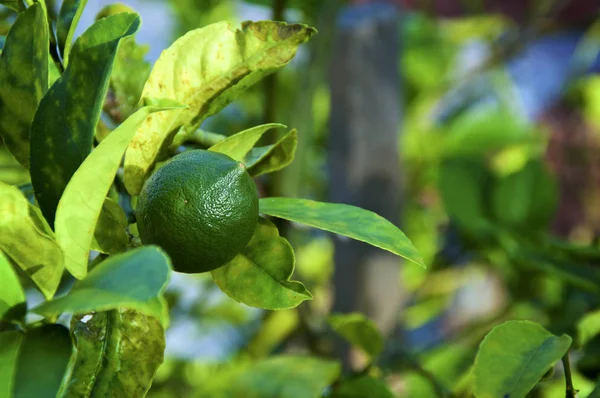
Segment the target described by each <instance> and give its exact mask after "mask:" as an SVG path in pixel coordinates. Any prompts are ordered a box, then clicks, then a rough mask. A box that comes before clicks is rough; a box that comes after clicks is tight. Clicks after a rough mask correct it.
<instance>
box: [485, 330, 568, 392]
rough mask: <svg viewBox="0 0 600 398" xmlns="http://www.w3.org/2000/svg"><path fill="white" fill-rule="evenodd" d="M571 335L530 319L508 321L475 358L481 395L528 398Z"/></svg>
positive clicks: (562, 350) (565, 346)
mask: <svg viewBox="0 0 600 398" xmlns="http://www.w3.org/2000/svg"><path fill="white" fill-rule="evenodd" d="M571 341H572V339H571V337H569V336H567V335H563V336H561V337H558V336H555V335H553V334H552V333H550V332H548V331H547V330H546V329H544V328H543V327H542V326H540V325H539V324H537V323H535V322H530V321H508V322H505V323H503V324H501V325H498V326H496V327H495V328H493V329H492V331H491V332H490V333H488V335H487V336H486V337H485V339H484V340H483V342H482V343H481V345H480V347H479V352H478V353H477V357H476V358H475V366H474V369H473V375H474V380H475V390H474V393H475V396H477V398H496V397H506V396H508V397H511V398H521V397H525V396H526V395H527V393H528V392H529V391H531V389H532V388H533V387H535V385H536V384H537V383H538V381H539V380H540V379H541V378H542V376H543V375H544V374H545V373H546V372H547V371H548V369H550V367H552V366H554V364H555V363H556V362H557V361H558V360H560V358H561V357H563V356H564V355H565V354H566V353H567V351H568V350H569V347H570V346H571Z"/></svg>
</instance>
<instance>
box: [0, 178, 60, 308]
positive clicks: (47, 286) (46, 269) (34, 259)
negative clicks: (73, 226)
mask: <svg viewBox="0 0 600 398" xmlns="http://www.w3.org/2000/svg"><path fill="white" fill-rule="evenodd" d="M0 197H1V198H2V200H0V250H2V251H3V252H4V253H5V254H6V255H7V256H8V257H9V258H10V259H11V260H13V261H14V262H15V264H17V265H18V266H19V267H20V268H21V269H23V271H25V273H26V274H27V275H29V277H30V278H31V279H32V280H33V282H34V283H35V284H36V285H37V287H38V288H39V289H40V291H41V292H42V293H43V294H44V296H45V297H46V298H51V297H52V296H53V295H54V293H55V292H56V289H57V288H58V284H59V282H60V278H61V277H62V273H63V269H64V265H63V264H64V261H63V254H62V251H61V249H60V247H59V246H58V244H57V243H56V241H55V240H54V238H53V237H52V236H50V235H48V234H47V233H45V232H44V230H42V229H39V227H38V225H41V224H39V223H36V221H34V218H33V217H32V216H31V214H30V204H29V202H28V201H27V199H26V198H25V197H24V196H23V194H22V193H21V191H19V189H18V188H16V187H12V186H9V185H6V184H4V183H0Z"/></svg>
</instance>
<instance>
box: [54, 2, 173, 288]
mask: <svg viewBox="0 0 600 398" xmlns="http://www.w3.org/2000/svg"><path fill="white" fill-rule="evenodd" d="M121 15H125V14H121ZM106 20H108V18H106V19H103V21H106ZM74 62H75V61H74ZM173 108H177V105H176V104H173V101H170V100H164V101H163V102H159V103H158V105H156V106H146V107H143V108H141V109H140V110H139V111H137V112H136V113H135V114H133V115H132V116H131V117H129V118H128V119H127V120H126V121H125V122H123V123H122V124H121V125H120V126H119V127H117V128H116V129H115V130H114V131H113V132H112V133H110V134H109V135H108V137H106V138H105V139H104V140H103V141H102V142H101V143H100V144H99V145H98V146H97V147H96V149H94V151H93V152H92V153H91V154H90V155H89V156H88V157H87V158H86V159H85V161H84V162H83V163H82V164H81V166H80V167H79V168H78V169H77V171H76V172H75V173H74V174H73V177H72V178H71V180H70V181H69V183H68V185H67V186H66V188H65V190H64V193H63V195H62V197H61V198H60V202H59V204H58V209H57V211H56V224H55V229H56V239H57V241H58V244H59V245H60V246H61V248H62V249H63V252H64V254H65V267H66V268H67V269H68V270H69V272H70V273H71V274H72V275H73V276H74V277H75V278H77V279H82V278H84V277H85V275H86V273H87V266H88V257H89V251H90V247H91V244H92V239H93V236H94V231H95V230H97V228H96V224H97V221H98V218H99V216H100V214H101V210H102V207H103V204H104V203H105V199H106V195H107V193H108V191H109V189H110V186H111V184H112V183H113V180H114V178H115V175H116V174H117V170H118V168H119V166H120V164H121V159H122V158H123V153H124V152H125V149H126V148H127V145H129V142H130V141H131V137H132V136H133V134H134V133H135V130H136V128H137V127H138V126H139V125H140V123H141V122H142V121H143V120H144V119H145V118H146V116H148V115H149V114H151V113H153V112H157V111H161V110H168V109H173Z"/></svg>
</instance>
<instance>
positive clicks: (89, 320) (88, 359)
mask: <svg viewBox="0 0 600 398" xmlns="http://www.w3.org/2000/svg"><path fill="white" fill-rule="evenodd" d="M71 331H72V336H73V341H74V343H75V354H74V355H73V357H72V358H71V363H70V366H69V374H68V377H67V380H66V382H65V385H64V388H63V390H62V391H61V394H60V395H59V396H60V397H65V398H66V397H82V398H87V397H108V396H113V397H115V396H118V397H143V396H145V394H146V392H147V391H148V389H149V388H150V385H151V384H152V379H153V377H154V374H155V373H156V370H157V369H158V366H159V365H160V364H161V363H162V361H163V355H164V350H165V336H164V330H163V328H162V326H161V325H160V323H159V322H158V321H157V320H156V319H154V318H152V317H148V316H146V315H143V314H141V313H139V312H137V311H133V310H125V309H119V310H114V311H108V312H97V313H93V314H86V315H79V316H74V317H73V319H72V321H71Z"/></svg>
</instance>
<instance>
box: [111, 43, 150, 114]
mask: <svg viewBox="0 0 600 398" xmlns="http://www.w3.org/2000/svg"><path fill="white" fill-rule="evenodd" d="M148 50H149V46H148V45H143V46H142V45H139V44H137V43H136V42H135V37H127V38H126V39H124V40H123V41H122V42H121V45H120V46H119V51H117V57H116V58H115V66H114V68H113V71H112V74H111V75H110V86H111V88H112V89H113V91H114V95H115V100H116V102H117V105H118V106H117V108H116V109H114V110H113V111H114V112H117V115H111V116H113V117H114V119H115V120H123V119H126V118H128V117H129V115H131V114H132V113H133V112H134V111H135V109H136V107H137V105H138V103H139V101H140V97H141V95H142V90H143V89H144V84H145V83H146V80H147V79H148V75H150V69H151V65H150V63H148V62H147V61H146V60H145V56H146V53H147V52H148Z"/></svg>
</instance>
